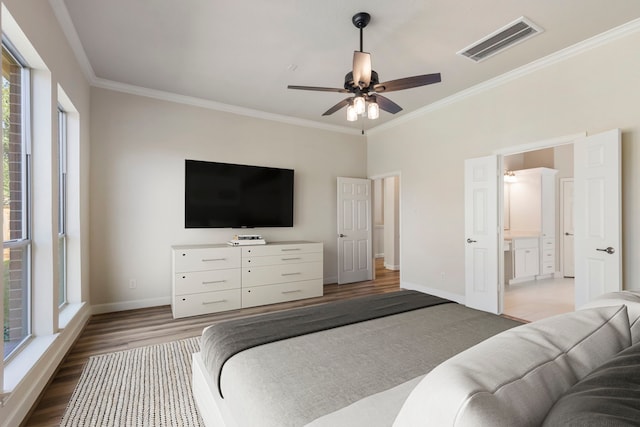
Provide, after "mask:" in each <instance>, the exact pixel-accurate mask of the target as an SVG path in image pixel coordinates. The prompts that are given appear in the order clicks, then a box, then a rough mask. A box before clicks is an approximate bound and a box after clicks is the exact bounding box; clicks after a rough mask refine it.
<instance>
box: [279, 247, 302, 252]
mask: <svg viewBox="0 0 640 427" xmlns="http://www.w3.org/2000/svg"><path fill="white" fill-rule="evenodd" d="M299 250H300V248H289V249H282V252H288V251H299Z"/></svg>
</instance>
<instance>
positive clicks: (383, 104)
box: [371, 95, 402, 114]
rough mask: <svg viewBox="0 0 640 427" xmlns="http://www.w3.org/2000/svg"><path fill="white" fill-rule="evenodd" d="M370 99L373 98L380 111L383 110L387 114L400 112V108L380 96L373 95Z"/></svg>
mask: <svg viewBox="0 0 640 427" xmlns="http://www.w3.org/2000/svg"><path fill="white" fill-rule="evenodd" d="M371 98H374V100H375V101H376V103H377V104H378V107H380V109H381V110H384V111H386V112H387V113H391V114H395V113H398V112H400V111H402V107H401V106H399V105H398V104H396V103H395V102H393V101H392V100H390V99H389V98H386V97H384V96H382V95H373V96H371Z"/></svg>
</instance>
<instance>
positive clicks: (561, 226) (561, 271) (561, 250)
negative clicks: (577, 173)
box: [560, 178, 575, 277]
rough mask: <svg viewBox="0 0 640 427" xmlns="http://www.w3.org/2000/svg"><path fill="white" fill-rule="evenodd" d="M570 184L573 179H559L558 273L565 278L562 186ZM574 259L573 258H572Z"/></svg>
mask: <svg viewBox="0 0 640 427" xmlns="http://www.w3.org/2000/svg"><path fill="white" fill-rule="evenodd" d="M568 182H571V183H573V178H560V273H561V274H562V277H566V276H565V269H564V267H565V265H564V261H565V259H564V249H565V248H564V245H565V243H564V237H563V236H564V233H565V229H564V220H563V218H564V210H565V188H564V184H565V183H568ZM574 258H575V256H574ZM574 273H575V269H574Z"/></svg>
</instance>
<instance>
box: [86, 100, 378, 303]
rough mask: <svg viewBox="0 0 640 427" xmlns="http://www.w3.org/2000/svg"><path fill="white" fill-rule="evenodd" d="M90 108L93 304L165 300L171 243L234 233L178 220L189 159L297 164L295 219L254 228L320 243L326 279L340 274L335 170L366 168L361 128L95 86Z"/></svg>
mask: <svg viewBox="0 0 640 427" xmlns="http://www.w3.org/2000/svg"><path fill="white" fill-rule="evenodd" d="M91 112H92V115H91V117H92V123H91V132H92V134H91V135H92V151H91V164H92V168H91V196H92V197H91V237H92V240H91V241H92V246H91V250H92V256H91V303H92V304H93V305H94V307H95V306H96V305H97V306H98V307H97V310H98V311H112V310H117V309H124V308H132V307H143V306H148V305H154V304H168V303H169V296H170V292H171V262H170V246H171V245H176V244H195V243H224V242H226V241H227V240H229V239H230V238H231V237H232V235H233V234H236V233H238V230H232V229H185V228H184V160H185V159H195V160H206V161H218V162H226V163H241V164H249V165H260V166H272V167H282V168H292V169H294V170H295V175H294V180H295V190H294V227H293V228H262V229H255V230H251V232H255V233H258V234H262V235H263V237H264V238H265V239H266V240H267V241H276V240H314V241H321V242H323V243H324V260H325V262H324V276H325V282H335V281H336V277H337V246H336V218H337V214H336V208H337V207H336V205H337V201H336V177H338V176H349V177H366V166H365V165H366V142H365V141H364V139H363V137H362V136H360V135H348V134H342V133H334V132H330V131H326V130H317V129H310V128H303V127H298V126H294V125H288V124H282V123H276V122H271V121H266V120H259V119H254V118H248V117H243V116H238V115H234V114H229V113H222V112H217V111H212V110H208V109H204V108H198V107H192V106H187V105H182V104H177V103H172V102H166V101H159V100H155V99H151V98H146V97H140V96H135V95H128V94H123V93H119V92H115V91H109V90H104V89H96V88H94V89H92V92H91ZM130 279H135V280H136V282H137V288H136V289H130V288H129V280H130Z"/></svg>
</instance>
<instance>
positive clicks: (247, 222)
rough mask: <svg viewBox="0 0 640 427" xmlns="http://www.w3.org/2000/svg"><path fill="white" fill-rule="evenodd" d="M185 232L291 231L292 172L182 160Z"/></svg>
mask: <svg viewBox="0 0 640 427" xmlns="http://www.w3.org/2000/svg"><path fill="white" fill-rule="evenodd" d="M184 181H185V186H184V220H185V228H244V227H250V228H252V227H293V169H279V168H269V167H262V166H247V165H235V164H229V163H216V162H203V161H198V160H185V179H184Z"/></svg>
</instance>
